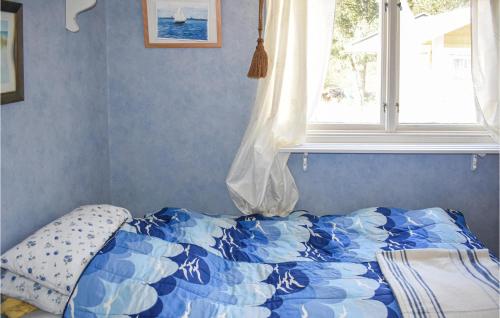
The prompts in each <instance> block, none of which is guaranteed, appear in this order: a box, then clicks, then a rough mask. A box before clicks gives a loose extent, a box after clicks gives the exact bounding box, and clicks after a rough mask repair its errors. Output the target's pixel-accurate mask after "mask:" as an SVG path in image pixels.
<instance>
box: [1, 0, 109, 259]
mask: <svg viewBox="0 0 500 318" xmlns="http://www.w3.org/2000/svg"><path fill="white" fill-rule="evenodd" d="M19 2H22V3H23V4H24V5H23V9H24V69H25V77H24V82H25V101H24V102H18V103H14V104H8V105H3V106H1V108H0V109H1V143H2V144H1V156H2V166H1V169H2V170H1V173H2V178H1V195H2V200H1V201H2V203H1V209H2V220H1V221H2V222H1V232H2V233H1V242H2V244H1V249H2V252H3V251H5V250H6V249H7V248H9V247H11V246H12V245H14V244H16V243H18V242H19V241H21V240H22V239H24V238H25V237H26V236H27V235H29V234H30V233H31V232H33V231H35V230H36V229H38V228H40V227H41V226H43V225H44V224H46V223H48V222H50V221H52V220H53V219H55V218H56V217H58V216H60V215H62V214H64V213H67V212H69V211H70V210H72V209H73V208H75V207H76V206H78V205H81V204H88V203H94V202H108V201H109V199H110V198H109V158H108V144H107V143H108V141H107V140H108V139H107V134H108V131H107V103H106V94H107V85H106V50H105V45H106V37H105V22H106V21H105V17H106V16H105V6H104V3H103V2H104V1H98V6H97V8H96V9H95V10H92V11H89V13H88V14H82V15H81V16H80V17H79V23H80V26H81V31H80V32H79V33H75V34H73V33H69V32H67V31H66V30H65V29H64V17H65V10H64V2H63V1H60V0H44V1H19Z"/></svg>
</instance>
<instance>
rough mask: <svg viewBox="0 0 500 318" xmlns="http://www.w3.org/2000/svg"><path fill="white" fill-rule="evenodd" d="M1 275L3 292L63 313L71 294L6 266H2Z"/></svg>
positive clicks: (40, 307) (50, 310)
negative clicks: (46, 285) (20, 274)
mask: <svg viewBox="0 0 500 318" xmlns="http://www.w3.org/2000/svg"><path fill="white" fill-rule="evenodd" d="M1 277H2V293H3V294H5V295H7V296H9V297H12V298H15V299H19V300H22V301H24V302H27V303H29V304H31V305H33V306H35V307H37V308H39V309H41V310H44V311H46V312H50V313H53V314H59V315H62V313H63V311H64V307H65V306H66V303H67V302H68V300H69V296H67V295H63V294H61V293H58V292H57V291H55V290H52V289H49V288H47V287H44V286H42V285H41V284H40V283H37V282H34V281H32V280H30V279H27V278H24V277H23V276H19V275H17V274H14V273H12V272H10V271H8V270H6V269H4V268H2V271H1Z"/></svg>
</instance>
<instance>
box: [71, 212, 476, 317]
mask: <svg viewBox="0 0 500 318" xmlns="http://www.w3.org/2000/svg"><path fill="white" fill-rule="evenodd" d="M426 247H434V248H464V249H471V248H484V246H483V245H482V244H481V243H480V242H479V241H478V240H477V238H476V237H475V236H474V235H473V234H472V233H471V232H470V231H469V229H468V228H467V226H466V224H465V221H464V218H463V215H462V214H461V213H459V212H456V211H446V212H445V211H444V210H442V209H439V208H432V209H425V210H417V211H406V210H401V209H389V208H370V209H364V210H359V211H356V212H354V213H351V214H349V215H347V216H331V215H329V216H322V217H318V216H314V215H312V214H309V213H307V212H304V211H297V212H294V213H292V214H291V215H290V216H288V217H286V218H277V217H276V218H267V217H262V216H258V215H252V216H244V217H239V218H236V217H214V216H208V215H205V214H201V213H196V212H190V211H187V210H184V209H173V208H165V209H163V210H161V211H159V212H157V213H155V214H152V215H150V216H148V217H146V218H142V219H134V220H133V221H131V222H129V223H127V224H125V225H124V226H122V228H121V229H120V230H119V231H118V232H116V233H115V235H114V236H113V237H112V238H111V239H110V240H109V241H108V243H107V244H106V245H105V246H104V248H103V249H102V250H101V251H100V252H99V253H98V254H97V255H96V256H95V257H94V259H93V260H92V261H91V262H90V263H89V265H88V267H87V268H86V270H85V271H84V273H83V274H82V276H81V277H80V280H79V282H78V284H77V285H76V288H75V289H74V292H73V294H72V296H71V297H70V300H69V302H68V304H67V307H66V310H65V313H64V317H78V318H85V317H109V316H113V317H158V316H160V317H228V318H229V317H237V318H242V317H252V318H259V317H273V318H277V317H286V318H288V317H400V316H401V313H400V310H399V307H398V304H397V302H396V300H395V298H394V296H393V294H392V292H391V289H390V288H389V286H388V284H387V282H386V281H385V279H384V277H383V275H382V273H381V271H380V268H379V266H378V263H377V262H376V258H375V253H376V252H377V251H379V250H399V249H412V248H426Z"/></svg>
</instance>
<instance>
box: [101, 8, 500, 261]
mask: <svg viewBox="0 0 500 318" xmlns="http://www.w3.org/2000/svg"><path fill="white" fill-rule="evenodd" d="M256 4H257V3H256V2H255V1H253V0H240V1H223V10H222V11H223V14H222V18H223V19H222V21H223V48H222V49H145V48H144V44H143V34H142V32H143V27H142V18H141V5H140V1H120V0H106V6H107V7H106V8H107V10H106V12H107V16H106V18H107V39H108V42H107V43H108V44H107V48H108V72H109V73H108V83H109V89H110V91H109V108H110V126H109V128H110V158H111V193H112V200H113V203H114V204H117V205H121V206H125V207H128V208H130V209H131V210H132V212H133V213H134V214H136V215H141V214H143V213H145V212H151V211H154V210H156V209H159V208H161V207H163V206H182V207H187V208H191V209H196V210H200V211H207V212H211V213H233V214H234V213H237V212H236V209H235V207H234V206H233V204H232V202H231V200H230V198H229V196H228V194H227V190H226V187H225V184H224V179H225V177H226V174H227V171H228V169H229V166H230V164H231V161H232V159H233V156H234V154H235V152H236V150H237V147H238V145H239V143H240V140H241V137H242V135H243V133H244V130H245V128H246V124H247V121H248V119H249V115H250V110H251V107H252V103H253V98H254V95H255V89H256V81H252V80H248V79H246V78H245V74H246V71H247V67H248V65H249V62H250V59H251V54H252V52H253V49H254V44H255V39H256V32H255V27H256V22H257V5H256ZM309 162H310V164H309V171H308V172H306V173H304V172H302V170H301V156H300V155H293V156H292V157H291V160H290V167H291V169H292V170H293V172H294V175H295V176H296V180H297V183H298V186H299V188H300V191H301V200H300V202H299V205H298V208H304V209H309V210H311V211H314V212H318V213H326V212H347V211H352V210H354V209H358V208H362V207H368V206H376V205H386V206H397V207H407V208H423V207H432V206H442V207H450V208H455V209H461V210H463V211H464V212H465V213H467V214H468V219H469V222H470V224H471V226H472V228H473V229H474V230H475V231H477V232H479V234H480V236H481V238H482V239H483V240H484V241H485V242H487V243H488V245H489V246H490V247H491V248H492V249H494V250H496V251H498V212H499V202H498V156H493V155H489V156H487V157H486V158H484V159H481V161H480V165H479V169H478V171H476V172H471V171H470V168H469V166H470V156H468V155H311V156H310V160H309Z"/></svg>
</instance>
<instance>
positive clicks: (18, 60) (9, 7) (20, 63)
mask: <svg viewBox="0 0 500 318" xmlns="http://www.w3.org/2000/svg"><path fill="white" fill-rule="evenodd" d="M1 9H2V30H1V31H2V50H4V45H5V49H6V50H12V52H11V54H12V56H11V57H12V58H13V61H14V74H15V76H14V80H15V89H14V90H12V91H7V92H2V95H1V98H0V101H1V105H4V104H9V103H13V102H18V101H22V100H24V60H23V5H22V4H21V3H17V2H12V1H4V0H2V1H1ZM4 12H8V13H12V14H14V27H13V30H10V29H9V30H8V31H11V32H12V31H13V32H14V35H13V43H12V45H11V46H8V45H7V42H8V41H7V40H6V38H4V30H3V22H4V21H3V20H4V17H3V16H4V15H5V14H3V13H4ZM5 16H6V15H5ZM9 27H10V26H9ZM5 34H6V33H5ZM4 41H5V43H4ZM2 53H4V52H2ZM9 53H10V52H9ZM2 55H3V54H2ZM7 55H8V57H7V58H9V54H7ZM7 58H6V59H5V60H7ZM4 67H7V66H5V65H4V59H3V58H2V68H4ZM9 68H10V67H9ZM2 74H3V73H2ZM2 83H3V80H2ZM2 91H3V88H2Z"/></svg>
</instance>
